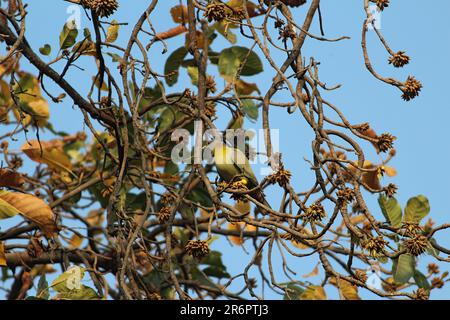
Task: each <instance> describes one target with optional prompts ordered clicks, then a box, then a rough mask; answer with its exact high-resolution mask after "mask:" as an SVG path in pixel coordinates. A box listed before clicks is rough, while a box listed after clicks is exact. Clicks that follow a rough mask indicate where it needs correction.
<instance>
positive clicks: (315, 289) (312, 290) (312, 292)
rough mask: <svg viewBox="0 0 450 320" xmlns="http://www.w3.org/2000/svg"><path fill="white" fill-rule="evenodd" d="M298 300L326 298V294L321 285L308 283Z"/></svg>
mask: <svg viewBox="0 0 450 320" xmlns="http://www.w3.org/2000/svg"><path fill="white" fill-rule="evenodd" d="M300 300H327V294H326V293H325V290H324V289H323V288H322V287H321V286H314V285H310V286H309V287H307V288H306V290H305V291H304V292H303V293H302V294H301V295H300Z"/></svg>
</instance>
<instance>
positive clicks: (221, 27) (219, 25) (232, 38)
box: [214, 21, 237, 44]
mask: <svg viewBox="0 0 450 320" xmlns="http://www.w3.org/2000/svg"><path fill="white" fill-rule="evenodd" d="M214 27H215V28H216V30H217V32H219V33H220V34H221V35H222V36H223V37H224V38H225V39H227V40H228V41H229V42H230V43H231V44H236V42H237V37H236V35H235V34H234V33H233V32H231V30H230V29H228V30H225V24H224V22H223V21H221V22H216V23H215V24H214Z"/></svg>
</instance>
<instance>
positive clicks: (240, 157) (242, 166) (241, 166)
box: [232, 149, 258, 188]
mask: <svg viewBox="0 0 450 320" xmlns="http://www.w3.org/2000/svg"><path fill="white" fill-rule="evenodd" d="M233 150H234V157H233V158H232V159H233V160H232V161H233V164H234V166H235V167H236V169H237V170H239V172H240V173H241V174H242V175H244V176H245V177H246V178H247V179H249V180H250V183H251V187H252V188H254V187H256V186H257V185H258V179H256V176H255V173H254V172H253V170H252V167H251V166H250V163H249V161H248V159H247V157H246V156H245V154H244V153H243V152H242V151H241V150H239V149H233Z"/></svg>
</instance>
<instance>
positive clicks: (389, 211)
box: [378, 195, 402, 228]
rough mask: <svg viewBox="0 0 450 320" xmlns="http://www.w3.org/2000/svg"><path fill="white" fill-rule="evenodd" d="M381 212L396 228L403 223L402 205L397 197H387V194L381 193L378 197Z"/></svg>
mask: <svg viewBox="0 0 450 320" xmlns="http://www.w3.org/2000/svg"><path fill="white" fill-rule="evenodd" d="M378 204H379V205H380V208H381V212H382V213H383V215H384V217H385V218H386V220H387V221H388V222H389V224H390V225H391V226H393V227H394V228H399V227H400V226H401V224H402V207H401V206H400V204H399V203H398V201H397V199H395V198H389V199H388V198H387V197H386V196H385V195H380V197H379V198H378Z"/></svg>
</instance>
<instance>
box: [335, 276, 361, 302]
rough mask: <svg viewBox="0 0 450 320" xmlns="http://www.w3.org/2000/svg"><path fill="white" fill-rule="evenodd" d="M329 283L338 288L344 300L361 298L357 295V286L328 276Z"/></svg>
mask: <svg viewBox="0 0 450 320" xmlns="http://www.w3.org/2000/svg"><path fill="white" fill-rule="evenodd" d="M329 282H330V284H332V285H333V286H335V287H336V288H338V289H339V291H340V294H341V295H342V297H343V298H344V299H345V300H361V298H360V297H359V295H358V287H357V286H355V285H354V284H352V283H350V282H348V281H347V280H344V279H339V280H337V279H336V278H335V277H333V278H330V280H329Z"/></svg>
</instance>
